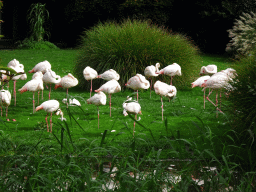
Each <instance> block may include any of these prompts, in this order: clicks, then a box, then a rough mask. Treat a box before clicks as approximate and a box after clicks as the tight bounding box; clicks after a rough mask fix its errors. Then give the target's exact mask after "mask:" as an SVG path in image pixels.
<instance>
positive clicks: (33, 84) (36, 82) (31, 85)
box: [18, 71, 44, 113]
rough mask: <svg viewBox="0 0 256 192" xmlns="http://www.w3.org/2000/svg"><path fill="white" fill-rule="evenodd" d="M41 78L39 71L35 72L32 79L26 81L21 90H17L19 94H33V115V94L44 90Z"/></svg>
mask: <svg viewBox="0 0 256 192" xmlns="http://www.w3.org/2000/svg"><path fill="white" fill-rule="evenodd" d="M42 77H43V74H42V72H41V71H40V72H36V73H35V74H34V78H33V79H32V80H30V81H28V82H27V83H26V84H25V85H24V86H23V87H22V88H21V89H19V90H18V91H19V92H20V93H21V94H22V93H24V92H26V91H31V92H33V113H35V92H36V91H40V90H44V86H43V80H42Z"/></svg>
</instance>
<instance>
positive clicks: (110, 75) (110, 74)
mask: <svg viewBox="0 0 256 192" xmlns="http://www.w3.org/2000/svg"><path fill="white" fill-rule="evenodd" d="M98 78H101V79H104V80H106V81H110V80H112V79H114V80H116V81H118V80H119V79H120V75H119V74H118V73H117V72H116V71H115V70H114V69H109V70H107V71H105V72H104V73H102V74H100V75H98Z"/></svg>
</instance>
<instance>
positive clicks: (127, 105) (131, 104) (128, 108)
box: [123, 97, 141, 136]
mask: <svg viewBox="0 0 256 192" xmlns="http://www.w3.org/2000/svg"><path fill="white" fill-rule="evenodd" d="M131 99H132V98H131V97H128V98H127V100H126V101H125V102H124V103H123V108H124V110H123V114H124V116H127V115H128V113H129V114H134V115H135V120H137V114H141V106H140V104H139V103H138V101H132V100H131ZM134 131H135V121H134V123H133V136H134Z"/></svg>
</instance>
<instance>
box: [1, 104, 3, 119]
mask: <svg viewBox="0 0 256 192" xmlns="http://www.w3.org/2000/svg"><path fill="white" fill-rule="evenodd" d="M2 116H3V110H2V106H1V117H2Z"/></svg>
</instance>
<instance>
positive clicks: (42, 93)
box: [38, 90, 44, 104]
mask: <svg viewBox="0 0 256 192" xmlns="http://www.w3.org/2000/svg"><path fill="white" fill-rule="evenodd" d="M42 100H44V91H43V90H42ZM38 104H39V103H38Z"/></svg>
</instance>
